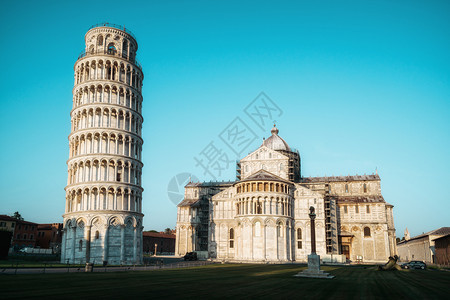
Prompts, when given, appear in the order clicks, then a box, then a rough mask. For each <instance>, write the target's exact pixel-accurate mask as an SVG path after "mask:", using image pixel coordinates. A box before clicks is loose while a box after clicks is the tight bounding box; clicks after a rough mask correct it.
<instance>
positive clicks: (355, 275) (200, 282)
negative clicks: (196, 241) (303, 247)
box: [0, 264, 450, 299]
mask: <svg viewBox="0 0 450 300" xmlns="http://www.w3.org/2000/svg"><path fill="white" fill-rule="evenodd" d="M304 268H305V267H304V266H299V265H248V264H242V265H236V264H225V265H208V266H203V267H197V268H188V269H176V270H175V269H174V270H170V269H168V270H157V271H142V272H118V273H72V274H58V275H56V274H41V275H0V291H1V292H0V294H1V298H2V299H7V298H8V299H9V298H37V297H41V298H44V297H45V298H47V299H49V298H53V299H57V298H58V299H63V298H78V299H80V298H97V297H104V298H120V299H125V298H128V299H131V297H139V298H142V297H146V298H155V297H156V298H167V299H171V298H195V299H205V298H229V297H237V298H266V299H286V298H292V299H300V298H302V299H304V298H312V299H362V298H364V299H377V298H378V299H386V298H390V299H402V298H408V299H449V295H450V272H448V271H440V270H425V271H422V270H420V271H419V270H417V271H409V270H408V271H384V272H383V271H377V270H375V268H374V267H363V266H336V267H335V266H327V267H323V268H322V269H324V270H325V271H327V272H329V273H331V274H333V275H335V276H336V277H335V278H334V279H309V278H296V277H293V275H294V274H296V273H297V272H298V271H300V270H302V269H304Z"/></svg>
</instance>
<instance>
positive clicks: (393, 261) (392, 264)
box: [378, 255, 402, 271]
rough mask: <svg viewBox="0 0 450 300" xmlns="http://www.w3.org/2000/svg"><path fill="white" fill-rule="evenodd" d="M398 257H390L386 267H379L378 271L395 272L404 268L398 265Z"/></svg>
mask: <svg viewBox="0 0 450 300" xmlns="http://www.w3.org/2000/svg"><path fill="white" fill-rule="evenodd" d="M397 261H398V256H397V255H394V257H392V256H389V261H388V262H387V263H386V264H385V265H384V266H378V270H380V271H393V270H401V269H402V268H401V267H400V266H399V265H398V264H397Z"/></svg>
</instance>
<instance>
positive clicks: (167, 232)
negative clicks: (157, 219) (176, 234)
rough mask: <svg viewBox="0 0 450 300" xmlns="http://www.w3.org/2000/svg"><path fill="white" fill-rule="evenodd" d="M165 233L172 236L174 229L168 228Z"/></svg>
mask: <svg viewBox="0 0 450 300" xmlns="http://www.w3.org/2000/svg"><path fill="white" fill-rule="evenodd" d="M164 233H165V234H172V229H170V228H166V229H164Z"/></svg>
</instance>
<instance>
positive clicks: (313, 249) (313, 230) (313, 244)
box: [309, 206, 316, 254]
mask: <svg viewBox="0 0 450 300" xmlns="http://www.w3.org/2000/svg"><path fill="white" fill-rule="evenodd" d="M309 210H310V213H309V218H310V219H311V254H316V223H315V219H316V214H315V212H314V207H313V206H311V207H310V208H309Z"/></svg>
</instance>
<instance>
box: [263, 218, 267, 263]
mask: <svg viewBox="0 0 450 300" xmlns="http://www.w3.org/2000/svg"><path fill="white" fill-rule="evenodd" d="M266 228H267V225H266V224H264V230H263V257H264V260H266Z"/></svg>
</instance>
